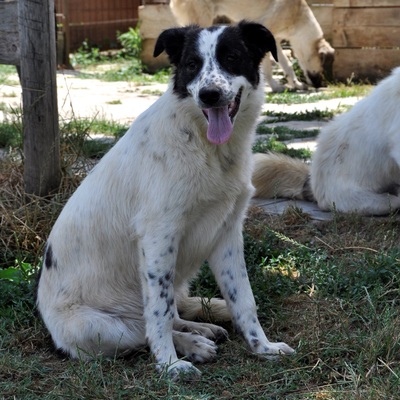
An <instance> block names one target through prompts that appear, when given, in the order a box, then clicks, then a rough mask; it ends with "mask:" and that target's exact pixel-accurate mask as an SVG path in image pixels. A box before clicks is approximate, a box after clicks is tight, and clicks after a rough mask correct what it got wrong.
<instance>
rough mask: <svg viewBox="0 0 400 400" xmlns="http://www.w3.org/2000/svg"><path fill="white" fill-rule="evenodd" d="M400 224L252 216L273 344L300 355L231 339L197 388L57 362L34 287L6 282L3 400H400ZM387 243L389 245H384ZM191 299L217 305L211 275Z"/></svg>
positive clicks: (121, 363) (132, 366)
mask: <svg viewBox="0 0 400 400" xmlns="http://www.w3.org/2000/svg"><path fill="white" fill-rule="evenodd" d="M399 225H400V224H399V221H398V220H394V219H390V218H389V219H386V220H384V219H362V218H360V217H357V216H350V218H349V217H346V218H342V217H341V216H340V215H338V216H337V217H336V220H335V221H334V222H333V223H332V222H324V223H320V224H317V225H316V224H313V223H310V221H309V220H308V218H307V217H306V216H305V215H303V214H302V213H301V212H299V211H298V210H295V209H293V210H292V211H289V212H288V213H287V214H285V215H284V216H281V217H266V216H264V215H262V214H261V213H260V212H259V211H258V210H253V211H252V212H251V214H250V219H249V221H248V223H247V225H246V228H245V254H246V261H247V265H248V271H249V276H250V279H251V282H252V286H253V291H254V294H255V297H256V300H257V303H258V305H259V317H260V320H261V322H262V324H263V326H264V327H265V328H266V329H267V332H268V336H269V338H270V339H271V340H274V341H275V340H284V341H286V342H288V343H290V344H291V345H292V346H294V347H296V349H297V353H296V355H294V356H293V357H287V358H283V359H282V360H281V361H279V362H271V361H266V360H262V359H260V358H257V357H255V356H253V355H251V354H249V352H248V351H247V350H246V348H245V347H244V345H243V343H242V342H241V340H240V338H239V337H238V336H237V335H236V334H235V332H233V331H232V329H231V328H230V326H229V324H227V325H226V328H227V329H228V330H229V333H230V340H229V341H228V342H226V343H223V344H221V345H220V352H219V355H218V358H217V360H216V362H215V363H211V364H205V365H201V366H199V368H200V369H201V370H202V373H203V375H202V377H201V378H200V380H198V381H196V382H190V383H181V384H177V383H173V382H171V381H169V380H168V379H160V378H159V377H158V376H157V374H156V373H155V371H154V364H153V362H152V359H151V357H150V356H149V354H148V353H147V352H139V353H137V354H136V355H134V356H132V357H130V358H127V359H115V360H104V359H101V358H100V359H98V360H96V361H94V362H89V363H85V362H81V361H76V360H75V361H73V360H69V359H67V358H65V357H59V356H56V355H55V354H54V353H53V351H52V346H51V340H50V338H49V336H48V334H47V332H46V330H45V329H44V327H43V325H42V323H41V321H40V320H39V319H37V318H36V317H35V316H34V315H33V313H34V305H33V301H32V293H33V290H34V289H33V279H32V275H29V278H26V279H20V280H18V281H15V282H12V281H7V280H2V281H0V288H1V291H2V304H1V307H0V312H1V322H0V337H1V348H2V351H1V352H0V393H2V396H3V397H0V398H4V399H8V398H13V397H12V396H15V398H17V399H55V398H73V399H79V398H88V399H109V398H113V399H114V398H116V399H163V398H164V399H223V398H230V399H231V398H233V399H235V398H237V399H243V398H246V399H277V400H294V399H296V400H300V399H301V400H303V399H363V400H369V399H370V400H379V399H382V400H383V399H385V400H386V399H395V398H396V396H397V394H396V393H397V388H398V385H399V384H400V380H399V376H400V358H399V356H398V354H399V351H400V333H399V332H400V330H399V328H400V311H399V310H400V309H399V305H400V304H399V298H400V297H399V291H400V270H399V261H400V248H399V239H398V229H399V228H400V226H399ZM382 238H385V240H382ZM192 289H193V292H194V293H196V294H201V295H206V296H208V295H210V294H218V288H217V287H216V285H215V281H214V279H213V278H212V276H211V274H210V272H209V270H208V269H207V266H204V267H203V269H202V272H201V274H200V276H199V278H198V279H197V280H196V281H195V282H194V284H193V287H192Z"/></svg>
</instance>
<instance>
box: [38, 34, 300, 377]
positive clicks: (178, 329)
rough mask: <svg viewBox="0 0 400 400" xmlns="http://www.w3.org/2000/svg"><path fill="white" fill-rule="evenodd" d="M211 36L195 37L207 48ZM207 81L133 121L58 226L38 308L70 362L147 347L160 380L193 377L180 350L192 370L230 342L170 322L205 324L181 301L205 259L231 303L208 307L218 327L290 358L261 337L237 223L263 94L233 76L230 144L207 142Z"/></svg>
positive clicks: (206, 327) (195, 305)
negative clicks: (228, 325)
mask: <svg viewBox="0 0 400 400" xmlns="http://www.w3.org/2000/svg"><path fill="white" fill-rule="evenodd" d="M218 32H220V30H219V31H218ZM218 32H215V31H214V32H212V33H211V34H210V32H209V31H202V36H201V40H203V39H204V42H208V43H209V44H208V45H207V46H208V48H210V43H211V44H213V43H214V45H215V42H216V41H217V40H218V35H219V34H218ZM207 46H206V47H207ZM201 51H202V52H203V56H204V57H206V58H207V57H213V58H215V57H214V55H213V53H211V55H210V53H209V52H207V53H204V51H205V49H202V50H201ZM207 61H210V60H207ZM210 62H211V61H210ZM212 63H213V73H214V74H215V75H216V76H217V78H221V75H220V72H219V69H218V65H217V64H216V63H215V60H214V61H212ZM205 65H207V63H205ZM203 73H204V71H203V70H202V71H200V73H199V77H200V78H199V79H197V80H196V81H195V83H193V85H192V86H191V89H190V90H191V92H192V93H193V96H194V97H191V96H188V97H186V98H184V99H180V98H179V97H178V96H176V95H175V94H174V93H173V90H172V87H171V86H170V87H169V88H168V90H167V91H166V93H165V94H164V95H163V96H162V97H161V98H160V99H159V100H158V101H157V102H156V103H155V104H154V105H153V106H151V107H150V108H149V109H148V110H147V111H145V112H144V113H143V114H142V115H141V116H140V117H139V118H138V119H137V120H136V121H135V123H134V124H133V125H132V126H131V128H130V129H129V130H128V132H127V133H126V134H125V135H124V137H122V138H121V139H120V140H119V142H118V143H117V144H116V145H115V146H114V148H113V149H112V150H111V151H110V152H109V153H108V154H106V155H105V156H104V158H103V159H102V160H101V161H100V163H99V164H98V165H97V166H96V167H95V168H94V169H93V170H92V171H91V172H90V174H89V175H88V176H87V177H86V179H85V180H84V181H83V183H82V184H81V186H80V187H79V188H78V189H77V191H76V192H75V193H74V195H73V196H72V197H71V199H70V200H69V201H68V203H67V204H66V206H65V208H64V210H63V211H62V213H61V215H60V217H59V218H58V220H57V222H56V224H55V225H54V227H53V230H52V232H51V234H50V237H49V240H48V249H47V253H46V258H45V262H44V264H45V265H44V267H43V269H42V275H41V278H40V281H39V288H38V306H39V310H40V312H41V315H42V317H43V320H44V322H45V324H46V326H47V327H48V329H49V331H50V332H51V335H52V338H53V340H54V342H55V344H56V346H57V347H58V348H61V349H63V350H64V351H66V352H68V353H69V354H71V355H72V356H73V357H82V358H85V359H89V358H92V357H94V356H96V354H99V353H102V354H104V355H106V356H114V355H115V354H120V353H124V352H128V351H130V350H132V349H135V348H138V347H141V346H145V345H146V344H148V345H149V346H150V349H151V352H152V354H153V356H154V358H155V361H156V363H157V368H158V369H160V370H161V369H164V368H168V372H169V373H170V374H171V375H172V376H177V375H178V374H179V373H180V372H185V373H194V374H198V373H199V371H198V370H197V369H196V368H195V367H194V366H193V365H192V363H191V362H190V361H185V360H180V359H178V355H177V351H178V352H179V353H180V354H182V355H184V356H186V357H187V360H191V361H194V362H205V361H209V360H211V359H213V358H214V357H215V356H216V345H215V343H214V340H215V339H217V338H218V337H221V336H226V331H225V330H224V329H223V328H221V327H218V326H216V325H212V324H202V323H197V322H188V321H184V320H183V319H181V317H180V315H179V314H178V311H177V308H178V309H179V310H182V312H181V316H184V315H188V316H190V317H196V316H198V315H204V314H206V313H205V312H203V314H201V312H200V311H198V312H196V314H194V313H193V310H198V309H199V308H201V307H199V304H200V303H201V301H200V300H199V299H198V298H195V299H192V298H188V294H187V293H188V289H187V288H188V282H189V280H190V279H191V278H192V277H194V276H195V274H196V273H197V271H198V269H199V267H200V265H201V264H202V263H203V261H204V260H205V259H207V260H208V262H209V265H210V268H211V270H212V271H213V273H214V275H215V277H216V280H217V282H218V284H219V286H220V289H221V292H222V294H223V296H224V298H225V299H226V303H225V302H224V301H222V300H215V301H213V300H211V301H210V312H211V314H213V308H214V307H215V308H217V314H218V315H219V316H220V317H221V316H222V317H223V318H225V319H226V318H227V317H228V318H229V317H231V318H232V321H233V323H234V325H235V327H236V328H237V329H238V331H239V332H240V333H241V334H242V335H243V337H244V339H245V340H246V342H247V344H248V346H249V347H250V349H251V351H253V352H254V353H259V354H264V355H277V354H283V353H287V354H289V353H291V352H293V350H292V349H291V348H290V347H289V346H287V345H286V344H284V343H270V342H269V341H268V339H267V337H266V336H265V334H264V331H263V329H262V328H261V326H260V324H259V322H258V319H257V313H256V304H255V301H254V297H253V294H252V291H251V288H250V284H249V280H248V277H247V272H246V266H245V261H244V256H243V239H242V223H243V219H244V216H245V211H246V208H247V205H248V202H249V199H250V197H251V195H252V193H253V187H252V185H251V173H252V155H251V145H252V142H253V137H254V127H255V123H256V119H257V117H258V115H259V112H260V109H261V105H262V104H263V101H264V93H263V87H262V84H260V85H258V86H257V87H256V88H254V87H253V86H252V85H250V83H249V82H247V80H246V79H244V78H243V77H232V76H231V77H230V78H231V79H230V80H229V81H230V82H231V85H232V86H231V87H230V88H228V89H229V90H228V91H227V92H230V93H232V96H235V95H236V93H237V90H238V87H239V86H242V87H243V93H242V102H241V106H240V109H239V112H238V114H237V116H236V119H235V121H234V130H233V133H232V136H231V138H230V140H229V142H228V143H226V144H224V145H219V146H217V145H213V144H211V143H210V142H209V141H208V140H207V137H206V130H207V120H206V118H205V117H204V115H203V113H202V110H201V108H200V107H199V106H198V104H200V103H201V102H200V100H199V99H198V96H197V94H198V92H199V89H200V88H201V86H202V82H203V79H201V75H202V74H203ZM222 81H223V82H224V85H225V86H226V85H228V83H229V82H228V81H227V80H226V79H222ZM212 83H214V84H216V85H218V81H217V80H216V81H215V82H212ZM231 100H232V99H230V101H231ZM244 110H246V111H244ZM49 248H51V251H50V250H49ZM50 252H51V255H49V253H50ZM47 264H49V267H46V265H47ZM205 307H207V305H205Z"/></svg>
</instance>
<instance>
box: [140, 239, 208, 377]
mask: <svg viewBox="0 0 400 400" xmlns="http://www.w3.org/2000/svg"><path fill="white" fill-rule="evenodd" d="M177 243H178V240H177V238H176V237H175V236H174V235H171V234H164V235H163V236H162V237H158V236H157V237H155V236H152V237H151V238H144V239H143V240H142V242H141V249H140V268H141V275H142V286H143V306H144V318H145V323H146V339H147V342H148V345H149V346H150V350H151V353H152V354H153V355H154V357H155V359H156V362H157V369H158V370H159V371H160V372H162V371H164V370H166V371H167V372H168V374H169V375H170V376H171V377H172V378H173V379H178V378H179V377H180V375H181V374H184V375H199V374H200V371H199V370H198V369H197V368H195V367H194V366H193V365H192V364H191V363H190V362H188V361H183V360H179V359H178V357H177V354H176V349H175V346H174V343H173V322H174V318H175V316H176V315H177V311H176V304H175V298H174V273H175V265H176V257H177V253H178V245H177Z"/></svg>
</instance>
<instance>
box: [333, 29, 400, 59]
mask: <svg viewBox="0 0 400 400" xmlns="http://www.w3.org/2000/svg"><path fill="white" fill-rule="evenodd" d="M332 45H333V47H335V48H339V47H347V48H360V47H377V48H393V47H400V26H399V27H379V28H378V27H368V29H365V27H361V26H360V27H340V28H337V27H336V28H335V29H334V35H333V39H332ZM399 64H400V60H399Z"/></svg>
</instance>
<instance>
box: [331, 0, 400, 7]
mask: <svg viewBox="0 0 400 400" xmlns="http://www.w3.org/2000/svg"><path fill="white" fill-rule="evenodd" d="M334 3H335V7H396V6H399V0H334Z"/></svg>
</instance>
